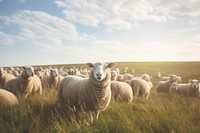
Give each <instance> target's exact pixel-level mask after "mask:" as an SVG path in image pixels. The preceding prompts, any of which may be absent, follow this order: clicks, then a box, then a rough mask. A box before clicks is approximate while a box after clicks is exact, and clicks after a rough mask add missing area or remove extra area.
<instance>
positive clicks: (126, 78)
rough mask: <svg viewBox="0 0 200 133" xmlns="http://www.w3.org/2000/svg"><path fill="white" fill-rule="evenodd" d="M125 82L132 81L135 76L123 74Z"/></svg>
mask: <svg viewBox="0 0 200 133" xmlns="http://www.w3.org/2000/svg"><path fill="white" fill-rule="evenodd" d="M123 77H124V80H131V79H133V78H134V76H133V75H132V74H129V73H125V74H123Z"/></svg>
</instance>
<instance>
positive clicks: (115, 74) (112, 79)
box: [111, 70, 118, 81]
mask: <svg viewBox="0 0 200 133" xmlns="http://www.w3.org/2000/svg"><path fill="white" fill-rule="evenodd" d="M117 75H118V73H117V71H116V70H111V81H116V80H117Z"/></svg>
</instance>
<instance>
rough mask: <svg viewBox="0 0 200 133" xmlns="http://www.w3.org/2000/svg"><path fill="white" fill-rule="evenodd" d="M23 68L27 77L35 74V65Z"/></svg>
mask: <svg viewBox="0 0 200 133" xmlns="http://www.w3.org/2000/svg"><path fill="white" fill-rule="evenodd" d="M23 69H24V72H25V74H26V76H27V77H31V76H34V75H35V72H34V69H33V67H23Z"/></svg>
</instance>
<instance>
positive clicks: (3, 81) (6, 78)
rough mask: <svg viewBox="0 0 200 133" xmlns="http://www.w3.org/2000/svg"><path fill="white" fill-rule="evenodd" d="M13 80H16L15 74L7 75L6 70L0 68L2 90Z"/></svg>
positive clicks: (0, 86)
mask: <svg viewBox="0 0 200 133" xmlns="http://www.w3.org/2000/svg"><path fill="white" fill-rule="evenodd" d="M13 78H15V76H14V75H13V74H10V73H5V71H4V69H3V68H2V67H1V68H0V88H4V87H5V84H6V83H7V82H8V81H9V80H10V79H13Z"/></svg>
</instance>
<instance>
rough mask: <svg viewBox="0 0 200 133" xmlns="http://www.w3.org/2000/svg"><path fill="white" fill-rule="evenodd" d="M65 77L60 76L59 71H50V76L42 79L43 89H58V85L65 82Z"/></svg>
mask: <svg viewBox="0 0 200 133" xmlns="http://www.w3.org/2000/svg"><path fill="white" fill-rule="evenodd" d="M63 78H64V77H63V76H61V75H59V74H58V70H57V69H50V75H46V76H44V77H43V78H42V79H41V82H42V87H43V88H51V89H58V85H59V84H60V82H61V81H62V80H63Z"/></svg>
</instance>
